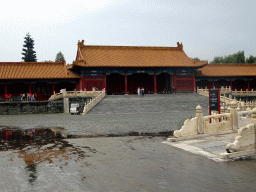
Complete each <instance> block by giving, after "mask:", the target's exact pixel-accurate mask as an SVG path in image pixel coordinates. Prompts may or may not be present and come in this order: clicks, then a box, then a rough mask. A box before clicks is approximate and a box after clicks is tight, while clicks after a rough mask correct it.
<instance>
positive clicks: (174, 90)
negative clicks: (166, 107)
mask: <svg viewBox="0 0 256 192" xmlns="http://www.w3.org/2000/svg"><path fill="white" fill-rule="evenodd" d="M172 89H173V93H174V94H176V88H175V87H174V86H173V88H172Z"/></svg>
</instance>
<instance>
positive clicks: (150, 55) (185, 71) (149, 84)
mask: <svg viewBox="0 0 256 192" xmlns="http://www.w3.org/2000/svg"><path fill="white" fill-rule="evenodd" d="M206 64H207V61H194V60H191V59H190V58H189V57H188V56H187V55H186V54H185V52H184V51H183V45H182V43H181V44H180V43H177V47H135V46H86V45H84V41H82V42H78V50H77V56H76V60H75V61H74V62H73V64H71V65H69V66H68V69H69V70H71V71H73V72H75V73H77V74H78V75H79V76H80V81H79V84H77V87H76V89H79V90H84V89H86V90H92V87H96V88H98V89H102V88H105V90H106V91H107V92H108V94H109V93H112V94H132V93H136V91H137V89H138V87H140V88H141V87H144V89H145V93H162V92H171V91H172V88H173V87H175V89H176V90H177V91H178V92H195V88H196V84H195V83H196V81H195V70H196V69H198V68H201V67H203V66H205V65H206Z"/></svg>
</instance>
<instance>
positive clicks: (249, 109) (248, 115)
mask: <svg viewBox="0 0 256 192" xmlns="http://www.w3.org/2000/svg"><path fill="white" fill-rule="evenodd" d="M246 111H251V108H250V107H249V106H248V107H247V109H246ZM246 118H250V114H248V113H247V114H246Z"/></svg>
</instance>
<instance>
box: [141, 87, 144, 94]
mask: <svg viewBox="0 0 256 192" xmlns="http://www.w3.org/2000/svg"><path fill="white" fill-rule="evenodd" d="M144 91H145V90H144V88H143V87H142V88H141V95H142V96H144Z"/></svg>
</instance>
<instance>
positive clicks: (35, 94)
mask: <svg viewBox="0 0 256 192" xmlns="http://www.w3.org/2000/svg"><path fill="white" fill-rule="evenodd" d="M34 96H35V101H37V94H36V93H35V95H34Z"/></svg>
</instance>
